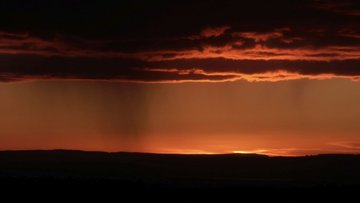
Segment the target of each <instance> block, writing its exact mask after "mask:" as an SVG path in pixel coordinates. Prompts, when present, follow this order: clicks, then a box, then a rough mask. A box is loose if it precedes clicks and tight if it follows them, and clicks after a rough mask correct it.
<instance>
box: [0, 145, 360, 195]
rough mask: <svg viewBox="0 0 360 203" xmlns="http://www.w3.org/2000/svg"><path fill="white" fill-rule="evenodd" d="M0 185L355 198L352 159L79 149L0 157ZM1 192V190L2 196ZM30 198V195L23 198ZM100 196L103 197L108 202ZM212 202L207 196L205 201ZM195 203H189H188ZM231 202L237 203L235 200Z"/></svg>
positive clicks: (357, 177)
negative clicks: (353, 195) (105, 151)
mask: <svg viewBox="0 0 360 203" xmlns="http://www.w3.org/2000/svg"><path fill="white" fill-rule="evenodd" d="M0 181H1V186H2V187H4V188H6V189H7V190H9V191H30V190H37V191H38V192H40V193H43V192H44V191H47V192H48V193H60V194H69V193H74V194H82V195H84V196H87V197H88V196H91V195H93V194H100V193H101V194H103V193H106V194H108V195H111V194H112V195H114V194H115V195H117V196H118V197H121V196H123V195H130V194H133V193H136V195H134V196H133V197H134V198H137V197H138V198H144V197H145V198H150V197H151V196H152V195H156V194H157V195H161V196H162V197H165V195H169V196H171V197H170V199H167V201H168V202H173V201H176V200H184V202H192V201H191V200H194V199H193V198H190V197H188V196H186V195H188V194H192V195H194V194H195V195H198V198H200V199H198V200H196V202H202V200H204V201H205V199H206V198H208V200H215V199H214V198H215V196H216V198H219V199H221V200H224V198H226V197H230V195H231V197H232V200H233V198H234V197H237V198H239V199H242V198H245V197H247V198H249V197H250V198H253V199H254V200H255V199H259V198H263V199H266V198H268V197H270V196H272V195H279V196H277V198H285V199H286V198H291V199H286V200H291V201H290V202H294V201H297V200H298V201H301V202H303V201H308V200H307V199H306V198H308V196H307V195H308V194H311V195H317V196H318V198H320V199H323V198H329V197H330V198H331V197H332V196H334V195H336V196H337V198H339V197H340V198H341V199H342V200H343V198H346V197H348V196H349V195H352V194H356V193H357V192H360V190H359V188H360V187H359V186H360V155H318V156H305V157H268V156H263V155H240V154H225V155H163V154H143V153H102V152H82V151H65V150H54V151H2V152H0ZM3 191H4V190H3ZM31 194H32V195H34V194H37V193H33V192H32V193H31ZM108 195H105V196H108ZM213 197H214V198H213ZM194 201H195V200H194ZM235 202H238V201H235Z"/></svg>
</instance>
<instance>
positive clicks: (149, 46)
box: [0, 0, 360, 83]
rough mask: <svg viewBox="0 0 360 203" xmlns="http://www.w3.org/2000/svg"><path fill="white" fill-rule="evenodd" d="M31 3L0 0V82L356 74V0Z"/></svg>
mask: <svg viewBox="0 0 360 203" xmlns="http://www.w3.org/2000/svg"><path fill="white" fill-rule="evenodd" d="M37 2H38V3H37V4H26V5H22V6H21V7H19V6H18V5H16V4H15V3H12V2H11V1H9V2H8V3H7V4H5V3H4V4H3V5H2V7H0V18H1V19H7V20H2V21H0V81H2V82H13V81H23V80H35V79H76V80H78V79H79V80H109V81H122V82H152V83H157V82H186V81H194V82H222V81H235V80H248V81H281V80H293V79H302V78H308V79H329V78H349V79H352V80H354V81H355V80H359V78H360V23H359V22H360V19H359V18H360V14H359V13H360V9H359V8H360V7H359V3H358V2H357V1H350V0H349V1H337V0H332V1H322V0H301V1H297V2H291V3H289V1H285V0H276V1H272V2H271V3H269V2H268V1H261V0H254V1H251V2H250V1H249V2H246V1H241V2H237V1H229V2H227V3H225V2H223V1H216V0H214V1H207V3H206V4H204V3H201V2H187V1H181V2H180V1H179V2H177V1H174V2H172V3H162V4H159V6H154V5H152V4H149V3H146V2H145V1H144V2H143V3H142V4H140V3H139V4H134V3H132V2H131V1H129V2H128V1H124V2H122V3H121V5H120V3H119V2H118V1H111V0H109V1H108V2H107V3H106V4H105V3H81V2H78V3H76V4H73V2H72V1H71V2H70V1H69V4H70V3H71V4H72V6H70V7H69V6H68V5H67V3H66V2H67V1H62V2H61V3H59V2H57V1H54V2H53V3H52V4H48V3H46V1H42V0H38V1H37ZM259 5H262V6H261V7H259ZM130 11H131V12H130ZM25 14H26V15H25ZM254 16H255V17H254Z"/></svg>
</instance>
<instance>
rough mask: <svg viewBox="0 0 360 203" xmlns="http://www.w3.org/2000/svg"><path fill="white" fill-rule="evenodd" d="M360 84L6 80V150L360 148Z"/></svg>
mask: <svg viewBox="0 0 360 203" xmlns="http://www.w3.org/2000/svg"><path fill="white" fill-rule="evenodd" d="M359 88H360V83H359V82H354V81H351V80H348V79H329V80H308V79H303V80H292V81H281V82H247V81H237V82H221V83H178V84H127V83H114V82H94V81H86V82H85V81H56V80H54V81H33V82H19V83H0V106H1V108H0V114H1V115H2V116H1V118H0V129H1V132H0V149H1V150H14V149H80V150H101V151H140V152H156V153H232V152H235V153H246V152H248V153H264V154H269V155H304V154H318V153H358V152H359V151H360V147H359V143H360V137H359V133H360V125H358V121H359V120H360V108H358V104H359V103H360V93H359Z"/></svg>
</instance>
